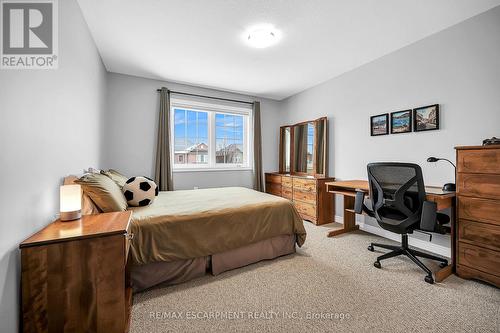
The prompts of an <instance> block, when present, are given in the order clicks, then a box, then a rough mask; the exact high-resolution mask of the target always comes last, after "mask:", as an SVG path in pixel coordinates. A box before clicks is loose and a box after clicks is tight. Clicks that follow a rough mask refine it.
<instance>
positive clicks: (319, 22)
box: [79, 0, 500, 100]
mask: <svg viewBox="0 0 500 333" xmlns="http://www.w3.org/2000/svg"><path fill="white" fill-rule="evenodd" d="M79 3H80V6H81V8H82V11H83V14H84V17H85V19H86V20H87V22H88V25H89V28H90V30H91V33H92V35H93V37H94V39H95V42H96V44H97V47H98V49H99V52H100V54H101V56H102V59H103V61H104V64H105V66H106V68H107V69H108V71H110V72H116V73H123V74H130V75H136V76H142V77H147V78H153V79H159V80H165V81H175V82H180V83H188V84H194V85H199V86H204V87H211V88H217V89H221V90H228V91H235V92H241V93H245V94H249V95H255V96H261V97H268V98H273V99H278V100H279V99H283V98H286V97H288V96H291V95H293V94H295V93H298V92H300V91H302V90H304V89H307V88H309V87H311V86H314V85H316V84H318V83H321V82H323V81H326V80H328V79H330V78H333V77H335V76H338V75H340V74H342V73H345V72H347V71H349V70H352V69H354V68H356V67H359V66H361V65H363V64H365V63H367V62H370V61H372V60H375V59H377V58H379V57H381V56H383V55H386V54H388V53H391V52H393V51H395V50H397V49H400V48H402V47H404V46H406V45H408V44H411V43H413V42H415V41H417V40H420V39H422V38H424V37H426V36H429V35H431V34H433V33H436V32H438V31H440V30H443V29H445V28H447V27H449V26H452V25H454V24H456V23H459V22H461V21H463V20H465V19H467V18H469V17H472V16H474V15H477V14H479V13H481V12H484V11H486V10H488V9H490V8H493V7H495V6H497V5H500V0H232V1H230V0H142V1H132V0H79ZM257 23H272V24H274V25H275V26H276V28H278V29H280V30H281V32H282V34H283V37H282V39H281V41H280V43H278V44H277V45H274V46H272V47H270V48H267V49H253V48H249V47H248V46H247V45H246V43H245V42H244V39H243V38H242V34H243V33H244V32H245V30H246V29H247V28H248V27H249V26H252V25H254V24H257Z"/></svg>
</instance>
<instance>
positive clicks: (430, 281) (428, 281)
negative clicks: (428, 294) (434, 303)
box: [424, 275, 434, 284]
mask: <svg viewBox="0 0 500 333" xmlns="http://www.w3.org/2000/svg"><path fill="white" fill-rule="evenodd" d="M424 280H425V282H427V283H429V284H433V283H434V279H433V278H432V276H430V275H427V276H426V277H425V279H424Z"/></svg>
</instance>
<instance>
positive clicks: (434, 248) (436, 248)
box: [335, 215, 451, 258]
mask: <svg viewBox="0 0 500 333" xmlns="http://www.w3.org/2000/svg"><path fill="white" fill-rule="evenodd" d="M335 222H337V223H340V224H342V223H343V222H344V219H343V217H342V216H338V215H336V216H335ZM356 223H357V224H358V225H359V229H360V230H363V231H365V232H368V233H370V234H374V235H377V236H380V237H384V238H387V239H390V240H393V241H396V242H400V241H401V235H398V234H395V233H393V232H390V231H387V230H385V229H382V228H380V227H376V226H373V225H369V224H367V223H363V222H360V221H356ZM408 244H410V245H411V246H413V247H416V248H419V249H421V250H424V251H429V252H432V253H435V254H438V255H440V256H443V257H447V258H451V249H450V248H449V247H446V246H442V245H438V244H434V243H431V242H427V241H424V240H421V239H417V238H412V237H409V239H408Z"/></svg>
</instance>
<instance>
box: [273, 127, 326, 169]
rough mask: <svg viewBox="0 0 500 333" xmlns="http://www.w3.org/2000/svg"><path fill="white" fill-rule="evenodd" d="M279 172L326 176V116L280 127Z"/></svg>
mask: <svg viewBox="0 0 500 333" xmlns="http://www.w3.org/2000/svg"><path fill="white" fill-rule="evenodd" d="M279 148H280V153H279V154H280V155H279V156H280V170H279V171H280V173H291V174H299V175H310V176H326V170H327V166H326V164H327V159H326V149H327V119H326V117H324V118H320V119H317V120H313V121H306V122H302V123H298V124H295V125H291V126H282V127H281V128H280V147H279Z"/></svg>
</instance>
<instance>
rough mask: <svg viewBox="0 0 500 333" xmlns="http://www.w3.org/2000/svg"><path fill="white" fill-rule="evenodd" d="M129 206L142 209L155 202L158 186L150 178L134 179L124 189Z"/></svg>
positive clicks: (128, 181)
mask: <svg viewBox="0 0 500 333" xmlns="http://www.w3.org/2000/svg"><path fill="white" fill-rule="evenodd" d="M122 191H123V195H124V196H125V199H126V200H127V203H128V205H129V206H135V207H142V206H147V205H149V204H151V203H152V202H153V200H154V199H155V197H156V196H157V195H158V186H157V185H156V183H155V182H154V181H153V180H152V179H151V178H148V177H132V178H130V179H129V180H127V182H126V183H125V185H124V186H123V188H122Z"/></svg>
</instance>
